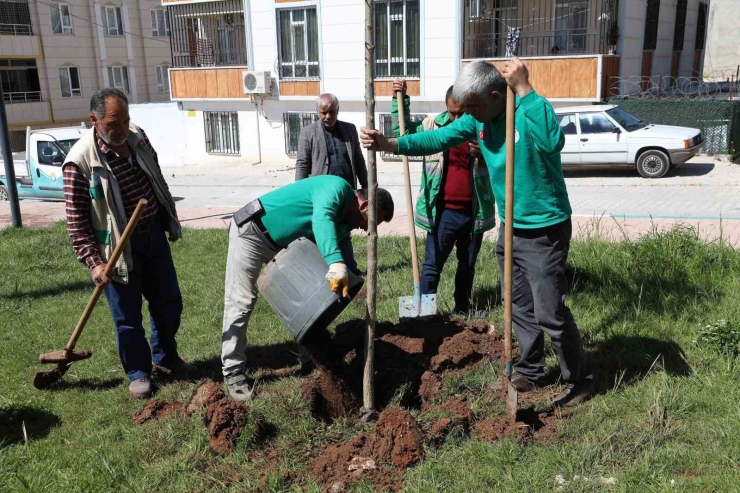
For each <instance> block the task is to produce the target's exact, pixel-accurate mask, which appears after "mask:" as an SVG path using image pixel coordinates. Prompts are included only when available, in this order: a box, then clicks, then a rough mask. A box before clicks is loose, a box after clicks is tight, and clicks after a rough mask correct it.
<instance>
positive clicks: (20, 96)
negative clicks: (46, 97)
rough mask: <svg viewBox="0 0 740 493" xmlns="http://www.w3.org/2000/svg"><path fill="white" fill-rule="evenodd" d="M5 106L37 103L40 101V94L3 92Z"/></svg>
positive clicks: (33, 92)
mask: <svg viewBox="0 0 740 493" xmlns="http://www.w3.org/2000/svg"><path fill="white" fill-rule="evenodd" d="M3 100H4V101H5V104H20V103H38V102H40V101H41V92H40V91H32V92H4V93H3Z"/></svg>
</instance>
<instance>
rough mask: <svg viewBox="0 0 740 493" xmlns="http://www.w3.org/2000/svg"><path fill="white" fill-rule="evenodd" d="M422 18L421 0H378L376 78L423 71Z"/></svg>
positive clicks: (376, 8)
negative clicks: (420, 29)
mask: <svg viewBox="0 0 740 493" xmlns="http://www.w3.org/2000/svg"><path fill="white" fill-rule="evenodd" d="M419 22H420V19H419V0H376V2H375V78H376V79H383V78H395V77H419V76H420V75H421V45H420V41H419V28H420V24H419Z"/></svg>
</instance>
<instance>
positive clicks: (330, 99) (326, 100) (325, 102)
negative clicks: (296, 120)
mask: <svg viewBox="0 0 740 493" xmlns="http://www.w3.org/2000/svg"><path fill="white" fill-rule="evenodd" d="M329 105H331V106H334V107H335V108H337V109H339V100H338V99H337V97H336V96H335V95H333V94H331V93H328V92H327V93H326V94H322V95H321V96H319V97H318V98H317V99H316V111H318V110H319V108H321V107H322V106H329Z"/></svg>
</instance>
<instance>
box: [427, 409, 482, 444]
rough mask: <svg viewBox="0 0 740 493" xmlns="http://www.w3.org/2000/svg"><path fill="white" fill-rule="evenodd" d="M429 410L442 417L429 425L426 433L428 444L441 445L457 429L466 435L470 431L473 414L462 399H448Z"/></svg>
mask: <svg viewBox="0 0 740 493" xmlns="http://www.w3.org/2000/svg"><path fill="white" fill-rule="evenodd" d="M430 410H431V411H433V412H439V413H441V414H443V415H444V416H443V417H442V418H439V419H438V420H437V421H436V422H434V423H432V424H431V428H430V429H429V431H428V433H427V440H429V441H430V442H432V443H435V444H441V443H442V442H444V440H445V438H447V435H448V434H449V433H450V432H451V431H452V430H454V429H459V430H460V431H461V432H462V433H463V434H467V433H468V431H469V430H470V423H471V422H472V421H473V412H472V411H471V410H470V405H469V404H468V403H467V402H466V401H465V400H464V399H450V400H448V401H446V402H444V403H442V405H440V406H435V407H432V408H430Z"/></svg>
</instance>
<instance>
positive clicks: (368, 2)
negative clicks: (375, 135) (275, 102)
mask: <svg viewBox="0 0 740 493" xmlns="http://www.w3.org/2000/svg"><path fill="white" fill-rule="evenodd" d="M374 22H375V0H365V123H366V126H367V127H368V128H375V86H374V83H375V39H374V38H375V36H374V30H373V25H374ZM367 182H368V187H369V190H368V202H369V203H368V214H367V236H368V238H367V316H366V317H365V369H364V373H363V378H362V407H363V411H364V412H363V418H364V419H365V420H369V419H371V417H372V415H373V414H374V412H375V385H374V379H373V377H374V372H375V371H374V367H373V360H374V359H375V323H376V311H375V308H376V307H375V301H376V292H375V288H376V286H377V283H378V214H377V212H378V211H377V204H376V202H375V192H376V189H377V188H378V180H377V172H376V167H375V151H374V150H372V149H368V151H367Z"/></svg>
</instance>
